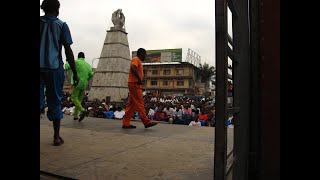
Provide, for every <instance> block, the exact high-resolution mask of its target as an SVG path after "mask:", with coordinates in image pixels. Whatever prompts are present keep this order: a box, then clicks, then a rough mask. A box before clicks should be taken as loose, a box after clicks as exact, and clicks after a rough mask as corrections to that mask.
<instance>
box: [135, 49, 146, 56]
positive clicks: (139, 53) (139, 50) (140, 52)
mask: <svg viewBox="0 0 320 180" xmlns="http://www.w3.org/2000/svg"><path fill="white" fill-rule="evenodd" d="M146 52H147V51H146V50H145V49H143V48H139V49H138V51H137V56H139V55H141V54H143V53H146Z"/></svg>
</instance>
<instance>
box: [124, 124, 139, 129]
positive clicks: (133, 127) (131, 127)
mask: <svg viewBox="0 0 320 180" xmlns="http://www.w3.org/2000/svg"><path fill="white" fill-rule="evenodd" d="M122 128H123V129H135V128H137V126H133V125H130V126H124V125H122Z"/></svg>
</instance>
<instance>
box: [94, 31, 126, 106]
mask: <svg viewBox="0 0 320 180" xmlns="http://www.w3.org/2000/svg"><path fill="white" fill-rule="evenodd" d="M127 34H128V33H126V32H125V30H124V29H122V28H121V29H115V28H111V29H110V30H109V31H107V35H106V38H105V41H104V45H103V48H102V52H101V55H100V58H99V63H98V67H97V69H96V71H95V75H94V77H93V81H92V86H91V89H90V93H89V100H91V101H92V100H94V99H98V100H102V99H106V100H107V99H110V101H111V102H122V99H124V98H126V97H127V96H128V92H129V90H128V85H127V82H128V73H129V67H130V61H131V59H130V50H129V43H128V37H127Z"/></svg>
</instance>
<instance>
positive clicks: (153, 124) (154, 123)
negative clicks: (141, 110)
mask: <svg viewBox="0 0 320 180" xmlns="http://www.w3.org/2000/svg"><path fill="white" fill-rule="evenodd" d="M157 124H158V123H156V122H151V123H149V124H147V125H145V126H144V128H149V127H152V126H155V125H157Z"/></svg>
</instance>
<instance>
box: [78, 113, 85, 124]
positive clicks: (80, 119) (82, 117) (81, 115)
mask: <svg viewBox="0 0 320 180" xmlns="http://www.w3.org/2000/svg"><path fill="white" fill-rule="evenodd" d="M85 115H86V111H83V112H81V113H80V118H79V122H81V121H82V120H83V119H84V117H85Z"/></svg>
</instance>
